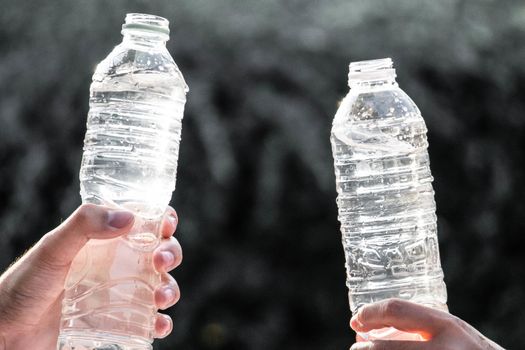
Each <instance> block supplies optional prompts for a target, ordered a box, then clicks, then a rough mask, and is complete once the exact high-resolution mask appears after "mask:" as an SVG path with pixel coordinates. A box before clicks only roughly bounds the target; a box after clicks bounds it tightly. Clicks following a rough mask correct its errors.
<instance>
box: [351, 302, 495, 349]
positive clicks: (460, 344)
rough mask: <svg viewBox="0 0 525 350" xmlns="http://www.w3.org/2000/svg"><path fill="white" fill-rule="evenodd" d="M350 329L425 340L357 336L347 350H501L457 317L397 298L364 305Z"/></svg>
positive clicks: (352, 320) (353, 319) (354, 318)
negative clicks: (393, 330) (392, 330)
mask: <svg viewBox="0 0 525 350" xmlns="http://www.w3.org/2000/svg"><path fill="white" fill-rule="evenodd" d="M350 326H351V327H352V329H354V330H355V331H356V332H368V331H371V330H374V329H381V328H384V327H394V328H396V329H398V330H401V331H405V332H409V333H416V334H419V335H421V336H422V337H423V339H425V340H424V341H394V340H373V341H364V339H363V338H360V337H359V336H358V337H357V341H358V342H357V343H355V344H354V345H353V346H352V347H351V348H350V350H387V349H388V350H416V349H417V350H464V349H469V350H503V348H502V347H501V346H499V345H498V344H496V343H494V342H493V341H491V340H490V339H488V338H486V337H485V336H483V335H482V334H481V333H480V332H478V331H477V330H476V329H475V328H474V327H472V326H470V325H469V324H468V323H466V322H465V321H463V320H461V319H459V318H457V317H456V316H453V315H451V314H449V313H446V312H444V311H441V310H436V309H432V308H429V307H426V306H423V305H419V304H415V303H412V302H409V301H405V300H400V299H388V300H383V301H380V302H377V303H373V304H369V305H365V306H363V307H362V308H361V309H359V311H358V312H357V314H355V315H354V316H353V317H352V319H351V320H350Z"/></svg>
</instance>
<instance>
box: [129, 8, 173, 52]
mask: <svg viewBox="0 0 525 350" xmlns="http://www.w3.org/2000/svg"><path fill="white" fill-rule="evenodd" d="M121 33H122V35H123V36H124V40H132V41H139V42H141V43H148V42H149V43H151V44H158V43H165V42H166V41H168V40H169V38H170V29H169V21H168V20H167V19H166V18H163V17H159V16H154V15H148V14H144V13H128V14H127V15H126V20H125V23H124V24H123V25H122V31H121Z"/></svg>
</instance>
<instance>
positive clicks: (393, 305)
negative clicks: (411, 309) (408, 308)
mask: <svg viewBox="0 0 525 350" xmlns="http://www.w3.org/2000/svg"><path fill="white" fill-rule="evenodd" d="M402 311H403V302H402V301H401V300H398V299H390V300H388V301H386V302H385V304H384V306H383V316H384V317H386V318H392V317H397V316H399V315H400V314H401V313H402Z"/></svg>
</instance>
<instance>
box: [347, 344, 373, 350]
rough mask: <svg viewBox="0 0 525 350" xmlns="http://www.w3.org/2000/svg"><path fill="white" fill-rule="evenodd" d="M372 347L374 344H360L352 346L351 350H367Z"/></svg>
mask: <svg viewBox="0 0 525 350" xmlns="http://www.w3.org/2000/svg"><path fill="white" fill-rule="evenodd" d="M371 347H372V343H370V342H359V343H355V344H354V345H352V347H351V348H350V350H367V349H370V348H371Z"/></svg>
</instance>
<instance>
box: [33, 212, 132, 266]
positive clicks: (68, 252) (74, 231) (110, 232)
mask: <svg viewBox="0 0 525 350" xmlns="http://www.w3.org/2000/svg"><path fill="white" fill-rule="evenodd" d="M133 222H134V217H133V214H132V213H131V212H129V211H123V210H113V209H110V208H107V207H104V206H98V205H94V204H83V205H81V206H80V207H79V208H78V209H77V210H75V212H73V214H71V215H70V216H69V218H67V219H66V220H65V221H64V222H63V223H62V224H61V225H60V226H58V227H57V228H56V229H54V230H53V231H51V232H49V233H47V234H46V235H45V236H44V237H43V238H42V239H41V240H40V242H38V243H37V245H35V247H33V248H34V249H36V250H37V251H38V254H37V255H38V258H39V260H42V262H44V263H46V264H47V265H49V266H55V267H64V266H69V265H70V264H71V262H72V261H73V259H74V258H75V256H76V255H77V253H78V252H79V251H80V249H82V247H83V246H84V245H85V244H86V243H87V241H88V240H90V239H109V238H114V237H117V236H120V235H122V234H124V233H127V232H128V231H129V230H130V229H131V227H132V224H133Z"/></svg>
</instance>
